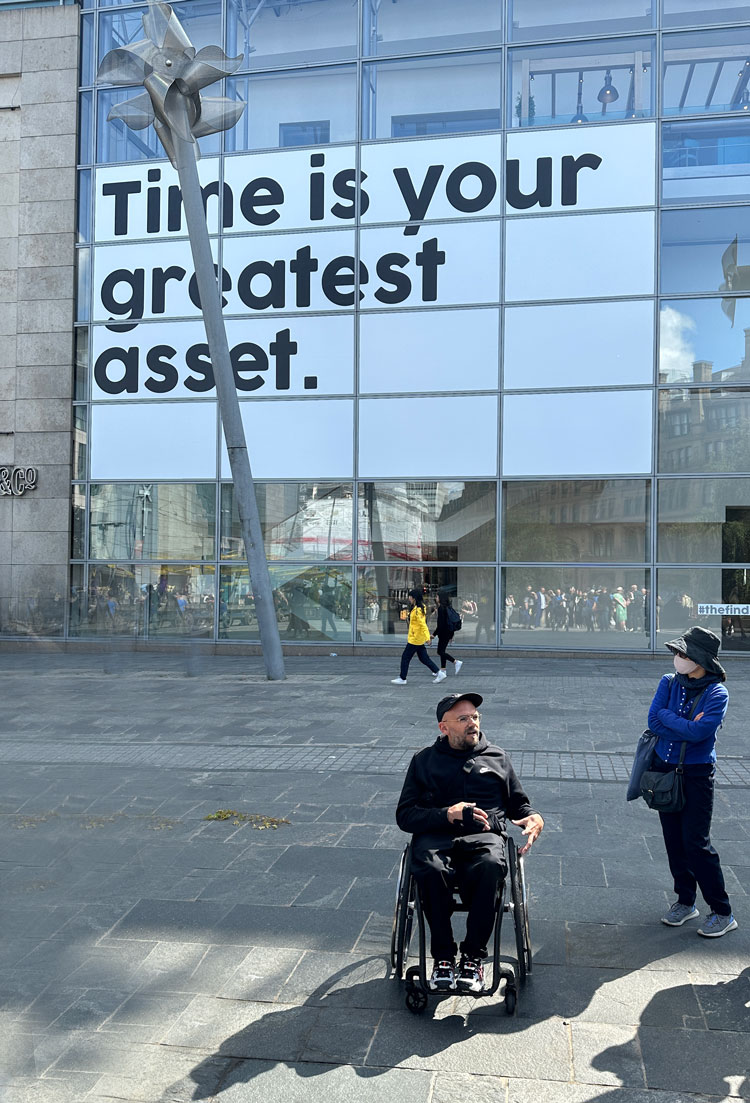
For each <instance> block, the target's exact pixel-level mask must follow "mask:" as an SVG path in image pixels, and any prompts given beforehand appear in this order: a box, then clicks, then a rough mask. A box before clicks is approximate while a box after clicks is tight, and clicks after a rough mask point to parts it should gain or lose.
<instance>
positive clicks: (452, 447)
mask: <svg viewBox="0 0 750 1103" xmlns="http://www.w3.org/2000/svg"><path fill="white" fill-rule="evenodd" d="M496 471H497V399H496V398H495V397H494V396H486V397H479V396H477V397H474V396H469V395H467V396H464V397H463V398H462V397H455V398H447V397H446V398H381V399H377V398H369V399H363V400H362V401H361V402H360V404H359V477H360V478H362V479H372V478H407V479H424V478H436V479H438V478H463V477H469V476H472V475H477V476H478V475H487V476H494V475H495V474H496Z"/></svg>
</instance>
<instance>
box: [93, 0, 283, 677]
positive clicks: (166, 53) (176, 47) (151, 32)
mask: <svg viewBox="0 0 750 1103" xmlns="http://www.w3.org/2000/svg"><path fill="white" fill-rule="evenodd" d="M143 29H144V31H145V32H146V34H147V36H148V37H147V38H143V39H141V40H140V41H139V42H134V43H133V45H132V46H121V47H120V48H119V49H117V50H110V52H109V53H108V54H107V55H106V57H105V58H104V60H103V61H102V63H101V65H100V66H99V73H98V79H99V80H100V81H108V82H109V83H110V84H131V85H132V84H135V83H141V84H143V85H144V86H145V89H146V91H145V92H142V93H141V94H140V95H138V96H135V97H134V98H133V99H130V100H124V101H123V102H122V103H118V104H115V106H114V107H113V108H112V110H111V111H110V113H109V116H108V118H109V119H110V120H115V119H121V120H122V121H123V122H124V123H126V124H127V126H129V127H131V129H133V130H144V129H145V128H146V127H147V126H150V125H151V123H153V124H154V129H155V130H156V133H157V135H158V136H159V141H160V142H161V144H162V145H163V146H164V149H165V150H166V153H167V156H168V157H169V160H170V161H171V162H172V165H173V166H174V167H175V168H176V169H177V174H178V176H179V178H180V191H181V193H182V206H183V210H184V212H185V222H186V223H187V229H188V235H189V238H190V249H191V252H192V254H193V264H194V266H195V279H196V283H197V284H198V294H199V295H200V304H201V313H202V315H203V324H204V326H205V329H206V340H207V341H208V348H209V351H210V354H211V364H212V366H213V370H214V379H215V382H216V397H217V399H218V404H219V411H220V414H221V423H222V427H223V429H224V440H225V442H226V446H227V453H228V455H229V463H230V465H231V469H232V478H233V480H234V497H235V501H236V503H237V509H238V512H239V515H240V524H241V526H242V536H243V538H244V541H245V552H246V555H247V566H248V575H249V579H250V580H251V583H252V593H253V598H254V599H255V613H256V616H257V618H258V630H259V632H260V642H261V646H262V648H263V658H264V660H265V664H266V673H267V675H268V677H269V678H271V679H273V680H276V679H281V678H284V677H285V673H284V656H283V652H282V649H281V640H280V638H279V626H278V622H277V620H276V610H275V607H274V602H273V589H272V587H271V578H270V575H269V571H268V562H267V560H266V553H265V548H264V544H263V530H262V528H261V523H260V515H259V513H258V503H257V500H256V497H255V487H254V485H253V474H252V470H251V468H250V457H249V455H248V451H247V444H246V442H245V430H244V427H243V424H242V416H241V413H240V404H239V401H238V399H237V387H236V384H235V380H234V372H233V370H232V361H231V357H230V355H229V345H228V343H227V334H226V329H225V328H224V317H223V315H222V310H221V297H220V295H219V288H218V284H217V280H216V268H215V265H214V258H213V254H212V251H211V240H210V238H209V234H208V227H207V226H206V215H205V209H204V206H203V197H202V194H201V188H200V182H199V180H198V165H197V161H198V158H199V156H200V153H199V150H198V143H197V139H198V138H202V137H203V136H204V135H206V134H216V133H217V132H218V131H220V130H227V129H228V128H229V127H231V126H234V124H235V123H236V122H237V120H238V119H239V117H240V115H241V114H242V112H243V111H244V109H245V104H244V103H242V102H241V101H236V100H229V99H225V98H217V99H211V98H208V97H202V96H201V94H200V93H201V89H202V88H206V87H207V86H208V85H209V84H213V83H214V81H216V80H219V79H221V78H222V77H226V76H229V74H230V73H233V72H234V71H235V70H236V69H238V68H239V66H240V63H241V62H242V56H241V55H240V57H227V55H226V54H225V53H224V51H223V50H222V49H221V48H220V47H219V46H205V47H204V48H203V49H202V50H199V51H198V52H197V53H196V50H195V47H194V46H193V44H192V42H191V41H190V39H189V38H188V36H187V35H186V34H185V31H184V30H183V28H182V26H181V24H180V21H179V19H178V18H177V16H176V15H175V14H174V12H173V11H172V9H171V7H170V6H169V4H162V3H156V4H152V5H151V6H150V7H149V9H148V11H147V12H146V14H145V15H144V16H143Z"/></svg>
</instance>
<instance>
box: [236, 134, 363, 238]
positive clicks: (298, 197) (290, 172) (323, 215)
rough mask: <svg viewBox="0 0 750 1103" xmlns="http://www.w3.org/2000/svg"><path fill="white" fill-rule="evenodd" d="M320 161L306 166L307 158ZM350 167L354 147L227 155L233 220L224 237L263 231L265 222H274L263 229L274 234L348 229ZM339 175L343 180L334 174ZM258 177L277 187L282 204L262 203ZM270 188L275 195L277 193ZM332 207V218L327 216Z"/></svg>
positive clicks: (353, 161) (264, 193) (265, 194)
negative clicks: (283, 231)
mask: <svg viewBox="0 0 750 1103" xmlns="http://www.w3.org/2000/svg"><path fill="white" fill-rule="evenodd" d="M320 157H323V160H324V164H323V165H314V166H313V165H311V164H310V161H311V159H313V158H320ZM355 164H356V153H355V149H354V146H331V147H326V146H323V147H315V148H312V149H289V150H278V151H276V152H273V153H244V154H240V155H238V156H235V157H227V158H226V159H225V161H224V179H225V181H226V182H227V183H228V184H229V186H230V188H231V189H232V196H233V199H234V219H233V222H232V226H231V228H229V227H227V228H225V230H224V233H225V234H229V233H231V232H233V231H234V232H239V231H244V232H247V231H251V230H256V231H257V230H258V229H259V228H260V229H261V230H262V228H263V225H264V222H263V220H265V219H269V220H270V219H273V221H268V222H267V226H268V228H273V229H274V230H294V229H298V228H302V229H304V228H306V227H315V228H319V227H322V226H341V227H342V228H345V227H348V226H351V225H353V222H354V220H353V218H351V217H350V218H346V217H345V212H346V210H348V209H353V203H352V191H351V187H352V181H353V179H354V175H353V174H354V166H355ZM339 173H343V174H344V176H338V174H339ZM263 177H265V178H267V179H268V180H271V181H272V182H273V183H274V184H276V185H278V187H279V188H280V189H281V191H282V192H283V200H282V202H273V203H267V204H263V203H262V202H261V201H262V200H263V198H264V197H265V198H268V197H269V195H270V193H269V191H268V190H267V189H264V187H263V184H262V178H263ZM336 177H338V179H336ZM334 187H335V188H336V191H334ZM272 190H273V192H274V194H275V193H276V189H275V188H273V189H272ZM319 195H320V199H319ZM256 204H257V206H256ZM332 207H337V210H338V214H337V215H336V214H333V213H332V210H331V208H332ZM243 208H244V210H243ZM339 208H340V210H339ZM246 215H247V217H246Z"/></svg>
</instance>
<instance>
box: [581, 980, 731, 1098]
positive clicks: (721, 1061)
mask: <svg viewBox="0 0 750 1103" xmlns="http://www.w3.org/2000/svg"><path fill="white" fill-rule="evenodd" d="M748 1008H750V966H748V967H747V968H746V969H743V971H742V972H741V973H740V974H739V976H737V977H732V978H730V979H726V980H720V981H717V982H716V983H715V984H680V985H677V986H676V987H675V988H668V989H664V990H662V991H661V992H657V993H656V995H654V996H653V997H652V998H651V1000H649V1002H648V1004H647V1005H646V1007H645V1008H644V1009H643V1012H642V1014H641V1017H640V1022H639V1025H638V1030H637V1035H636V1037H635V1038H634V1039H632V1040H630V1041H627V1042H624V1043H622V1044H620V1045H616V1046H610V1047H609V1048H608V1049H605V1050H604V1051H603V1052H602V1053H600V1054H599V1055H598V1056H597V1057H595V1058H594V1059H593V1061H592V1065H593V1067H594V1068H595V1069H597V1070H598V1071H600V1072H604V1073H605V1074H609V1075H610V1076H612V1077H613V1078H614V1079H616V1080H619V1081H620V1082H621V1087H619V1088H616V1089H615V1090H614V1091H611V1090H608V1089H604V1088H603V1089H601V1093H600V1094H597V1095H592V1096H591V1103H594V1101H595V1100H601V1101H602V1103H619V1101H620V1100H622V1103H626V1100H630V1099H632V1097H633V1091H634V1089H638V1088H640V1089H644V1088H645V1089H649V1090H661V1091H665V1092H670V1093H672V1092H674V1093H675V1098H682V1097H684V1098H686V1099H687V1098H692V1097H693V1096H699V1097H700V1098H703V1097H704V1096H711V1097H712V1098H713V1097H715V1098H716V1099H725V1098H727V1097H728V1098H732V1099H734V1098H738V1097H739V1098H743V1099H747V1098H748V1096H750V1041H749V1039H748V1031H750V1011H749V1010H748Z"/></svg>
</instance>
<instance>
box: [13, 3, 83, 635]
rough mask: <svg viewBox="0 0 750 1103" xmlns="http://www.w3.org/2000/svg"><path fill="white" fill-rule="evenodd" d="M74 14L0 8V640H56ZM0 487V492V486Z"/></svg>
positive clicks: (69, 368) (70, 250)
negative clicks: (26, 486) (20, 489)
mask: <svg viewBox="0 0 750 1103" xmlns="http://www.w3.org/2000/svg"><path fill="white" fill-rule="evenodd" d="M77 73H78V6H77V5H72V6H62V7H41V8H28V9H25V10H24V9H14V10H10V11H0V467H4V468H8V469H12V468H13V467H35V468H37V470H38V483H37V487H36V489H34V490H29V491H27V492H26V493H25V494H24V495H23V496H22V497H14V496H10V495H0V634H1V635H5V636H8V635H59V634H60V633H61V632H62V628H63V609H64V606H65V604H66V600H65V599H66V594H67V561H68V558H69V547H70V531H69V529H70V479H71V469H70V462H71V421H72V406H71V401H72V383H73V380H72V377H73V296H74V265H73V262H74V240H75V164H76V124H77V106H76V103H77ZM0 485H2V484H0Z"/></svg>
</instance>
